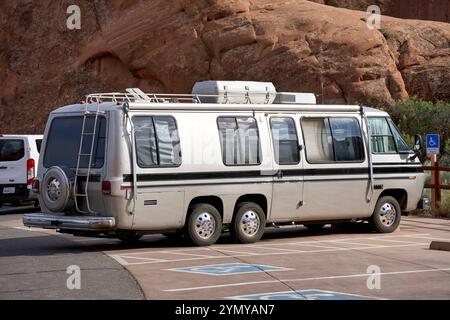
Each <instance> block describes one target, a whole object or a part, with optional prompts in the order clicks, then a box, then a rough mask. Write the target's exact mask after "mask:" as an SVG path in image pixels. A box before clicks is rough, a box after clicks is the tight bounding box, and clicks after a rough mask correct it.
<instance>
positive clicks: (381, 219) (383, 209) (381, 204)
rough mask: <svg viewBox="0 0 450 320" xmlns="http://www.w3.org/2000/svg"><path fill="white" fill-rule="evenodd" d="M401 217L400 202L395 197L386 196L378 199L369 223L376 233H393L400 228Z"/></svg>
mask: <svg viewBox="0 0 450 320" xmlns="http://www.w3.org/2000/svg"><path fill="white" fill-rule="evenodd" d="M401 215H402V211H401V209H400V205H399V204H398V201H397V200H396V199H395V198H393V197H390V196H384V197H381V198H380V199H378V201H377V204H376V205H375V210H374V212H373V214H372V216H371V217H370V220H369V222H370V225H371V226H372V228H373V230H375V231H376V232H379V233H391V232H394V231H395V230H396V229H397V228H398V226H399V224H400V219H401Z"/></svg>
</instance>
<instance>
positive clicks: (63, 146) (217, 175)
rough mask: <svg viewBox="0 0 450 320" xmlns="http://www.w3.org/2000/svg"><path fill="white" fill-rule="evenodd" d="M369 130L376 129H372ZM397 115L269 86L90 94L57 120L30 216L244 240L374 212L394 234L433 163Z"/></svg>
mask: <svg viewBox="0 0 450 320" xmlns="http://www.w3.org/2000/svg"><path fill="white" fill-rule="evenodd" d="M369 128H370V130H369ZM416 153H417V152H416V151H413V150H412V149H410V147H409V146H408V144H407V143H406V142H405V140H404V139H403V138H402V137H401V135H400V133H399V131H398V129H397V128H396V127H395V125H394V123H393V122H392V120H391V119H390V117H389V115H388V114H387V113H385V112H382V111H379V110H376V109H371V108H365V107H360V106H357V105H318V104H315V98H314V95H308V94H306V95H305V94H296V93H277V92H276V91H275V88H274V87H273V85H272V84H271V83H255V82H214V81H207V82H201V83H198V84H197V85H196V86H195V87H194V90H193V93H192V94H186V95H176V94H166V95H163V94H145V93H143V92H142V91H141V90H139V89H128V90H127V92H126V93H105V94H91V95H89V96H87V97H86V101H84V102H82V103H79V104H74V105H69V106H65V107H63V108H60V109H57V110H55V111H53V112H52V113H51V114H50V116H49V119H48V123H47V127H46V129H45V135H44V139H43V144H42V156H41V158H40V161H39V171H38V176H37V178H36V182H35V184H34V190H35V192H37V193H38V194H39V199H40V202H41V208H42V210H43V214H28V215H24V218H23V222H24V224H25V225H26V226H30V227H41V228H53V229H57V230H59V231H60V232H64V233H71V234H74V235H91V236H115V237H118V238H120V239H123V240H132V239H138V238H139V237H140V236H141V235H143V234H145V233H164V234H166V235H168V236H169V235H178V236H184V237H186V238H188V239H190V240H191V241H192V242H193V243H194V244H196V245H209V244H212V243H214V242H215V241H216V240H217V239H218V237H219V236H220V234H221V233H222V232H223V231H224V230H228V231H229V232H230V233H231V235H232V236H233V237H234V238H235V239H236V240H237V241H239V242H243V243H248V242H254V241H257V240H258V239H260V237H261V236H262V235H263V233H264V230H265V227H266V226H269V225H274V226H280V225H286V224H304V225H305V226H307V227H308V228H312V229H317V228H320V227H322V226H323V225H324V224H327V223H340V222H350V221H364V220H366V221H369V222H370V223H371V225H372V226H373V228H374V230H375V231H377V232H392V231H394V230H395V229H396V228H397V227H398V225H399V222H400V218H401V213H402V211H410V210H413V209H415V208H416V206H417V205H418V202H419V201H420V198H421V195H422V190H423V186H424V175H423V169H422V165H421V163H420V161H419V159H418V157H417V154H416Z"/></svg>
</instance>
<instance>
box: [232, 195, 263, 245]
mask: <svg viewBox="0 0 450 320" xmlns="http://www.w3.org/2000/svg"><path fill="white" fill-rule="evenodd" d="M265 227H266V216H265V214H264V211H263V209H262V208H261V207H260V206H259V205H257V204H256V203H253V202H242V203H239V204H238V206H237V208H236V214H235V215H234V218H233V221H232V223H231V226H230V233H231V236H232V237H233V238H234V239H235V240H236V241H237V242H240V243H253V242H256V241H258V240H259V239H261V237H262V236H263V234H264V230H265Z"/></svg>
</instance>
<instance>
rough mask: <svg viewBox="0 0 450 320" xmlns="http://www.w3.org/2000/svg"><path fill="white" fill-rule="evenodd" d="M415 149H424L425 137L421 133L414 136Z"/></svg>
mask: <svg viewBox="0 0 450 320" xmlns="http://www.w3.org/2000/svg"><path fill="white" fill-rule="evenodd" d="M414 141H415V142H414V150H415V151H420V150H422V149H423V139H422V136H421V135H420V134H416V135H415V136H414Z"/></svg>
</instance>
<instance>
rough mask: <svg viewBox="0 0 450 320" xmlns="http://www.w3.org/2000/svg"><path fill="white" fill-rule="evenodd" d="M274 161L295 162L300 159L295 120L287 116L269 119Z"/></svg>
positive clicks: (279, 162)
mask: <svg viewBox="0 0 450 320" xmlns="http://www.w3.org/2000/svg"><path fill="white" fill-rule="evenodd" d="M270 129H271V131H272V140H273V147H274V153H275V154H274V156H275V161H276V162H277V163H278V164H281V165H282V164H297V163H299V161H300V155H299V150H298V137H297V130H296V129H295V121H294V119H292V118H287V117H283V118H282V117H274V118H271V119H270Z"/></svg>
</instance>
